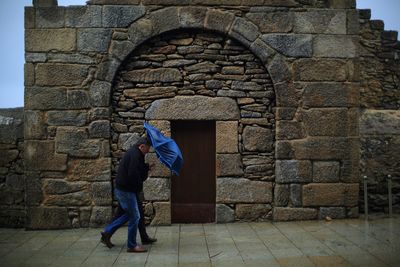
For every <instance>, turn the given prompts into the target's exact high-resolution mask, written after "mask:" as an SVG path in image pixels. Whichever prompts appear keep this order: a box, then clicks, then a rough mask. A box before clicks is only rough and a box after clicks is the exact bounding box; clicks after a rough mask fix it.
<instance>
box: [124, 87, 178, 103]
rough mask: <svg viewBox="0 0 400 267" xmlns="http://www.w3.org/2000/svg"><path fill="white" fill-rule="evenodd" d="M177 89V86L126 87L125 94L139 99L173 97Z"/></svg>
mask: <svg viewBox="0 0 400 267" xmlns="http://www.w3.org/2000/svg"><path fill="white" fill-rule="evenodd" d="M177 91H178V89H177V88H176V87H175V86H165V87H147V88H135V89H125V90H124V95H125V96H127V97H129V98H132V99H134V100H136V101H138V100H149V99H160V98H167V97H173V96H175V95H176V92H177Z"/></svg>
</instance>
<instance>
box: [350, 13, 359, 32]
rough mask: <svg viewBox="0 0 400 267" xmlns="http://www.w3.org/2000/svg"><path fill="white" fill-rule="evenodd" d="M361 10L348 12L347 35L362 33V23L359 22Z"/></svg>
mask: <svg viewBox="0 0 400 267" xmlns="http://www.w3.org/2000/svg"><path fill="white" fill-rule="evenodd" d="M358 11H359V10H349V11H347V34H356V35H358V34H359V33H360V22H359V18H360V17H359V15H358Z"/></svg>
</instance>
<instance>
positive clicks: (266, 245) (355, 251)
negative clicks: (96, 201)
mask: <svg viewBox="0 0 400 267" xmlns="http://www.w3.org/2000/svg"><path fill="white" fill-rule="evenodd" d="M100 231H101V229H75V230H52V231H25V230H22V229H4V228H3V229H0V234H1V239H0V266H2V267H6V266H41V267H43V266H95V267H102V266H229V267H236V266H335V267H336V266H363V267H365V266H371V267H372V266H374V267H376V266H400V216H399V215H397V216H395V217H394V218H392V219H389V218H374V219H372V220H371V221H369V222H367V223H366V222H365V221H364V220H362V219H355V220H334V221H332V222H325V221H303V222H279V223H269V222H267V223H236V224H204V225H202V224H196V225H187V224H184V225H173V226H163V227H149V228H148V232H149V233H150V234H151V235H153V236H155V237H156V238H158V240H159V241H158V242H157V243H156V244H155V245H153V246H150V247H149V252H148V253H144V254H131V253H126V244H125V243H126V242H125V239H126V231H127V229H126V228H123V229H120V230H119V231H118V232H117V233H116V234H115V235H114V237H113V242H114V243H115V244H116V246H115V247H114V248H112V249H108V248H106V247H105V246H104V245H103V244H101V243H100V242H99V237H100V234H99V232H100Z"/></svg>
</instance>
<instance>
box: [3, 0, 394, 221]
mask: <svg viewBox="0 0 400 267" xmlns="http://www.w3.org/2000/svg"><path fill="white" fill-rule="evenodd" d="M399 47H400V46H399V42H398V41H397V32H388V31H384V27H383V22H381V21H374V20H370V11H368V10H356V9H355V1H354V0H327V1H322V0H310V1H309V0H307V1H305V0H276V1H275V0H274V1H270V0H230V1H221V0H219V1H217V0H184V1H182V0H180V1H178V0H171V1H160V0H122V1H115V0H91V1H88V4H87V5H86V6H69V7H62V6H58V5H57V1H56V0H35V1H33V7H26V9H25V50H26V51H25V52H26V53H25V57H26V64H25V106H24V109H23V110H22V109H17V110H11V111H10V110H8V111H1V112H0V127H1V134H0V151H1V152H0V153H1V155H2V156H1V159H0V178H1V180H0V199H1V203H0V206H1V213H0V224H1V225H2V226H15V227H26V228H30V229H48V228H71V227H89V226H99V225H103V224H104V223H106V222H107V221H108V220H109V219H110V217H111V214H112V209H113V206H115V204H116V203H115V200H114V198H113V194H112V189H113V179H114V176H115V170H116V168H117V166H118V161H119V159H120V158H121V156H122V154H123V153H124V151H126V149H127V148H128V147H129V146H130V145H131V144H132V143H134V142H135V140H137V138H138V137H139V136H140V135H142V134H143V133H144V132H143V127H142V125H143V122H144V121H149V122H150V123H151V124H153V125H155V126H157V127H158V128H160V129H161V130H162V131H163V132H164V133H165V134H166V135H170V134H171V121H174V120H212V121H215V122H216V154H215V159H216V163H217V164H216V166H217V167H216V170H215V177H216V185H217V188H216V221H217V222H233V221H261V220H276V221H287V220H308V219H321V218H325V217H326V216H330V217H332V218H347V217H357V216H358V214H359V207H362V204H363V203H362V201H361V199H362V197H360V193H361V192H360V188H361V187H360V181H361V178H360V177H361V176H362V175H364V174H366V175H368V177H369V181H370V189H369V190H370V192H369V193H370V198H369V200H370V205H371V207H372V209H373V210H375V211H384V210H385V207H386V206H387V195H386V192H387V188H386V181H385V180H384V178H385V175H387V174H389V173H390V174H392V176H394V177H399V176H400V165H399V162H400V161H399V153H398V152H397V151H399V144H400V142H399V140H400V139H399V136H400V127H399V125H400V112H399V106H400V89H399V73H400V71H399V70H400V68H399ZM22 125H23V131H22ZM3 155H4V156H3ZM146 160H147V161H148V162H149V163H150V164H151V165H153V166H154V168H152V171H151V173H150V175H149V176H150V177H149V179H148V180H147V181H146V183H145V190H144V193H145V197H146V199H147V201H146V207H145V213H146V219H147V221H148V222H149V223H151V224H154V225H162V224H170V223H171V215H170V214H171V196H170V187H171V184H170V182H171V173H170V172H169V171H168V170H167V169H166V168H165V167H163V166H162V165H161V164H160V163H158V161H157V159H156V156H155V155H154V154H150V155H148V157H147V159H146ZM394 185H395V187H394V195H395V197H394V204H395V211H396V210H397V211H398V208H399V206H400V203H399V202H400V199H399V198H400V191H399V188H400V187H399V183H398V180H394Z"/></svg>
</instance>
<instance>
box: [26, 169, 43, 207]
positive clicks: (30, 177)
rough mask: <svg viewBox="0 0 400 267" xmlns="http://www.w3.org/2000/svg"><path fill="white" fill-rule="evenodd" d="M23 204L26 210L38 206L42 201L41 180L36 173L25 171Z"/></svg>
mask: <svg viewBox="0 0 400 267" xmlns="http://www.w3.org/2000/svg"><path fill="white" fill-rule="evenodd" d="M25 176H26V178H25V204H26V206H27V208H29V207H33V206H39V205H40V204H41V203H42V200H43V187H42V180H41V177H40V176H39V173H38V172H30V170H29V169H28V168H26V171H25Z"/></svg>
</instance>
